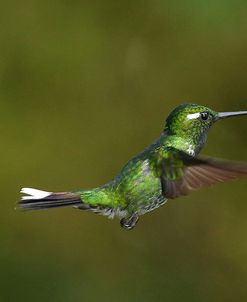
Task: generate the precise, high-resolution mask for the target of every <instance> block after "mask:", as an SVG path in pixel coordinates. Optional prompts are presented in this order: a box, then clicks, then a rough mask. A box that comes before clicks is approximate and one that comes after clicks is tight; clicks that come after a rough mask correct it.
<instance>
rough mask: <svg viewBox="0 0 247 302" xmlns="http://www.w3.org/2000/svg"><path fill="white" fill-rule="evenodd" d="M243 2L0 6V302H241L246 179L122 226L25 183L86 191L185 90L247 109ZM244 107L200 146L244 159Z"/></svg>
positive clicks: (152, 132) (245, 290) (154, 133)
mask: <svg viewBox="0 0 247 302" xmlns="http://www.w3.org/2000/svg"><path fill="white" fill-rule="evenodd" d="M246 17H247V2H246V1H236V0H235V1H233V0H226V1H201V0H199V1H164V0H163V1H162V0H154V1H147V0H143V1H138V0H135V1H130V0H125V1H123V0H120V1H113V0H105V1H100V0H94V1H65V0H63V1H47V0H29V1H17V0H13V1H9V2H4V3H2V4H1V9H0V43H1V48H0V108H1V109H0V118H1V158H2V161H1V170H0V178H1V183H2V190H1V211H0V219H1V228H0V239H1V241H0V242H1V246H0V268H1V269H0V301H46V302H48V301H59V302H63V301H66V302H67V301H75V302H76V301H89V302H90V301H119V302H123V301H130V302H132V301H190V302H192V301H246V299H247V287H246V284H247V241H246V235H247V204H246V179H245V180H241V181H238V182H232V183H227V184H222V185H219V186H216V187H213V188H210V189H206V190H201V191H199V192H195V193H193V194H192V195H190V196H188V197H184V198H180V199H177V200H173V201H170V202H168V203H167V204H166V205H165V206H163V207H162V208H160V209H159V210H156V211H154V212H152V213H150V214H149V215H145V216H143V217H142V218H141V220H140V222H139V224H138V226H137V228H136V229H134V230H133V231H131V232H126V231H124V230H123V229H121V228H120V227H119V221H118V220H114V221H110V220H108V219H106V218H105V217H101V216H96V215H93V214H91V213H85V212H82V211H76V210H73V209H57V210H50V211H41V212H28V213H23V212H20V211H14V207H15V202H16V201H17V200H18V198H19V189H20V188H21V187H26V186H31V187H35V188H36V187H37V188H41V189H45V190H49V191H66V190H74V189H77V188H82V187H83V188H91V187H95V186H98V185H100V184H103V183H105V182H106V181H108V180H109V179H111V178H112V177H113V176H114V175H115V174H116V173H117V172H118V171H119V169H120V168H121V167H122V166H123V165H124V164H125V163H126V161H128V159H130V158H131V157H132V156H133V155H135V154H136V153H138V152H139V151H141V150H142V149H143V148H144V147H146V146H147V145H148V144H149V143H151V142H152V141H153V140H154V139H155V138H156V137H158V136H159V134H160V132H161V130H162V128H163V125H164V120H165V117H166V116H167V114H168V113H169V112H170V110H172V109H173V108H174V107H175V106H176V105H178V104H180V103H182V102H196V103H200V104H204V105H208V106H210V107H212V108H213V109H215V110H219V111H227V110H229V111H233V110H246V109H247V102H246V100H247V92H246V75H247V60H246V53H247V39H246V30H247V22H246ZM246 125H247V120H246V118H245V117H242V118H238V119H232V120H230V119H229V120H226V121H222V122H221V123H218V124H217V125H215V127H214V129H212V130H211V132H210V135H209V140H208V144H207V146H206V148H205V149H204V150H203V153H207V154H209V155H215V156H219V157H225V158H230V159H238V160H247V155H246V148H247V141H246Z"/></svg>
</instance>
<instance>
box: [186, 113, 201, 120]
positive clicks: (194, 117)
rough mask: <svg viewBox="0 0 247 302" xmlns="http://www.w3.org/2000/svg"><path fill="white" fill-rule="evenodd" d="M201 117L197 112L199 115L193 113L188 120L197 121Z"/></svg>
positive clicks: (188, 116)
mask: <svg viewBox="0 0 247 302" xmlns="http://www.w3.org/2000/svg"><path fill="white" fill-rule="evenodd" d="M199 116H200V113H199V112H197V113H191V114H188V115H187V119H188V120H194V119H197V118H198V117H199Z"/></svg>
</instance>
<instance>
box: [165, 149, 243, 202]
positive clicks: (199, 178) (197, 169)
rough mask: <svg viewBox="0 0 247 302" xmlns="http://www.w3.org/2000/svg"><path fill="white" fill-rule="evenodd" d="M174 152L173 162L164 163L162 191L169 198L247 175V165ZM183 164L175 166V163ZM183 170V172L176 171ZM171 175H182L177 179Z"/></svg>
mask: <svg viewBox="0 0 247 302" xmlns="http://www.w3.org/2000/svg"><path fill="white" fill-rule="evenodd" d="M175 154H176V155H175V157H174V150H173V154H172V160H173V161H172V162H171V160H170V159H169V158H168V159H164V160H163V162H162V173H161V184H162V191H163V194H164V196H165V197H167V198H176V197H179V196H181V195H187V194H189V193H190V192H191V191H194V190H197V189H199V188H202V187H208V186H211V185H214V184H217V183H220V182H225V181H228V180H233V179H237V178H240V177H242V176H246V175H247V164H246V163H241V162H235V161H227V160H222V159H217V158H212V157H192V156H189V155H187V154H186V153H183V152H181V151H178V150H176V153H175ZM176 160H178V161H181V160H182V162H183V165H182V168H181V165H175V164H174V161H176ZM177 169H180V170H181V169H182V173H181V171H180V170H179V171H176V170H177ZM171 175H181V177H179V178H177V179H172V178H171V177H170V176H171Z"/></svg>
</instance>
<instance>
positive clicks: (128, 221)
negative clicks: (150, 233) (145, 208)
mask: <svg viewBox="0 0 247 302" xmlns="http://www.w3.org/2000/svg"><path fill="white" fill-rule="evenodd" d="M138 220H139V216H138V215H137V214H134V215H132V216H130V217H127V218H122V219H121V220H120V225H121V227H122V228H124V229H125V230H132V229H133V228H134V227H135V225H136V224H137V222H138Z"/></svg>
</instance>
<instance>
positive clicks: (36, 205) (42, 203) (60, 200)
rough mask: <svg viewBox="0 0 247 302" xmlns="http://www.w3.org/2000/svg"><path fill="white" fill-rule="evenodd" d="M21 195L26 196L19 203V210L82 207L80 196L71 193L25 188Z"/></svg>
mask: <svg viewBox="0 0 247 302" xmlns="http://www.w3.org/2000/svg"><path fill="white" fill-rule="evenodd" d="M21 193H23V194H26V195H25V196H23V197H22V198H21V200H20V201H19V202H18V208H20V209H23V210H42V209H50V208H59V207H76V206H77V207H79V206H81V205H82V201H81V199H80V196H79V195H77V194H75V193H71V192H61V193H52V192H46V191H40V190H37V189H31V188H23V189H22V190H21Z"/></svg>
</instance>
